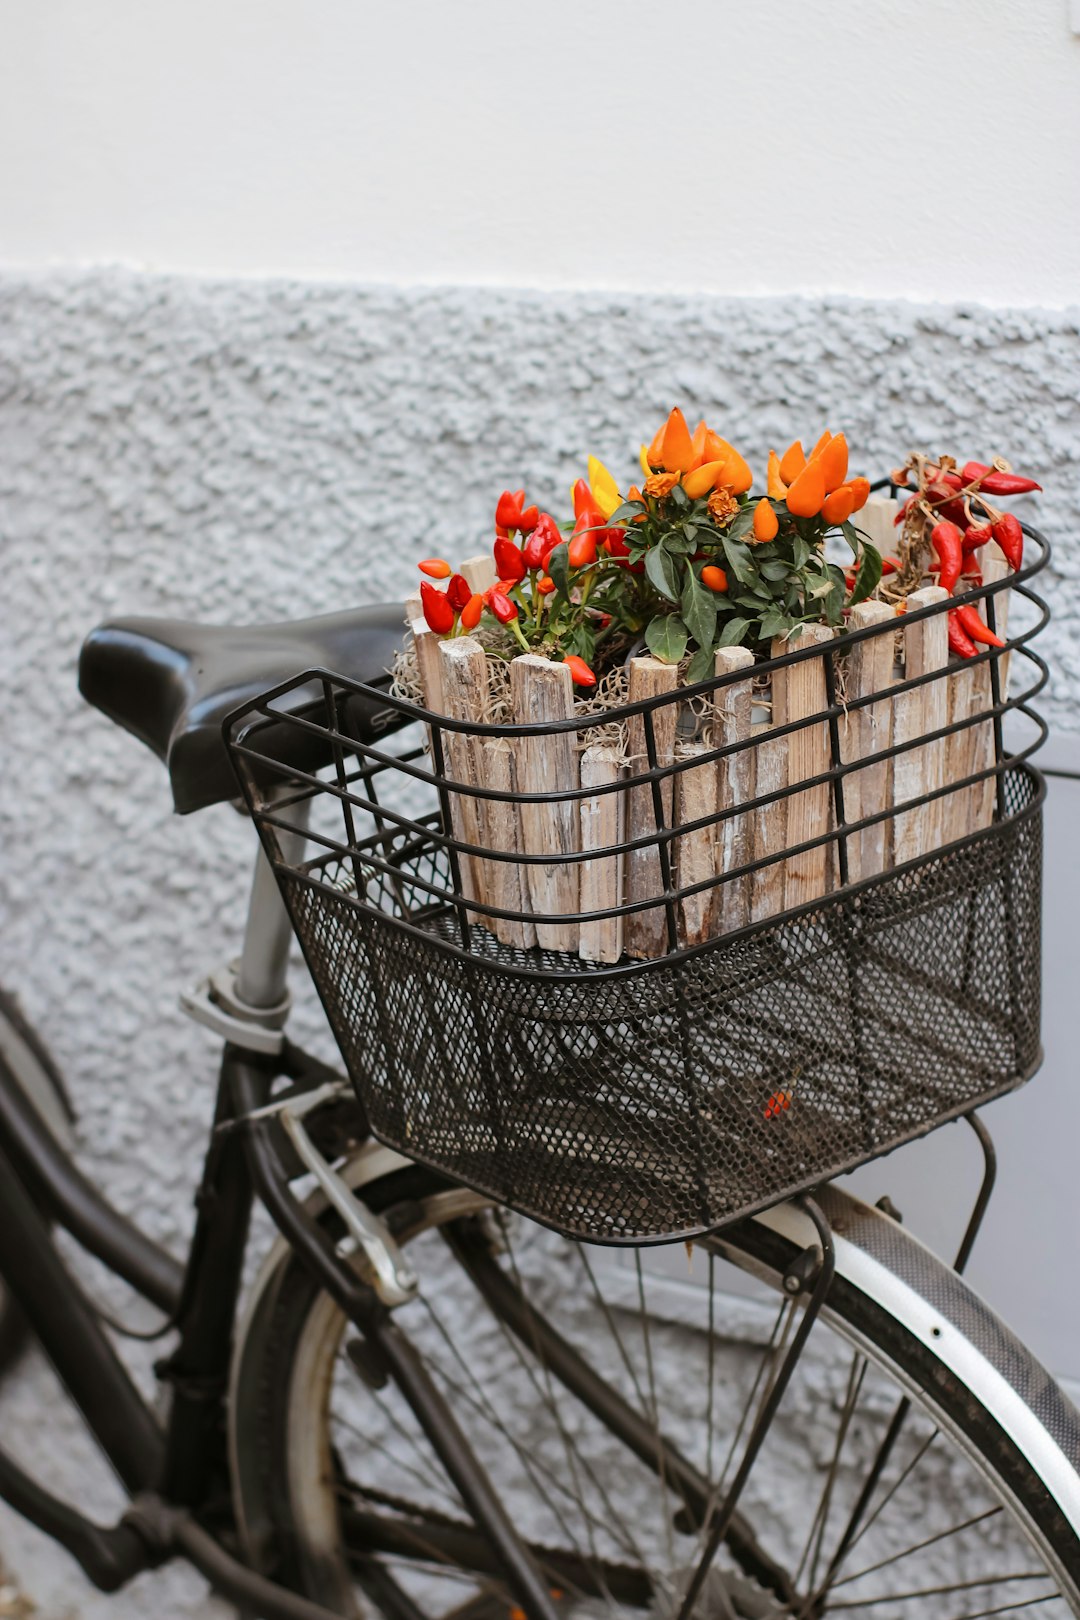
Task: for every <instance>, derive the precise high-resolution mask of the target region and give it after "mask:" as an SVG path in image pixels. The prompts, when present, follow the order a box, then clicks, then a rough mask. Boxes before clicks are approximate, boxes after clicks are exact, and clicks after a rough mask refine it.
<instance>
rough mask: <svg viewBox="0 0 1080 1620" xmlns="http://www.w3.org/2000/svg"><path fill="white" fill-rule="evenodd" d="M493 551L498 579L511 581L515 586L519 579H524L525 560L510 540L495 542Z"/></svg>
mask: <svg viewBox="0 0 1080 1620" xmlns="http://www.w3.org/2000/svg"><path fill="white" fill-rule="evenodd" d="M494 549H495V567H496V568H497V569H498V571H499V578H500V579H509V580H512V581H513V583H514V584H515V585H516V584H517V582H518V580H519V579H524V578H525V558H524V557H523V556H522V555H521V549H520V547H519V546H516V545H515V544H514V542H513V541H512V540H496V542H495V548H494Z"/></svg>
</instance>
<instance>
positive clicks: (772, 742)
mask: <svg viewBox="0 0 1080 1620" xmlns="http://www.w3.org/2000/svg"><path fill="white" fill-rule="evenodd" d="M752 735H753V737H754V798H755V799H757V798H760V797H762V796H763V795H764V794H767V793H779V792H781V791H782V789H784V788H786V787H787V780H788V775H787V764H788V740H787V738H786V737H770V736H769V726H768V724H767V723H766V724H763V725H759V726H755V727H754V729H753V732H752ZM787 807H788V800H787V799H774V800H773V802H772V803H771V804H763V805H761V806H760V807H759V808H758V809H757V810H754V811H752V812H751V818H752V822H751V825H752V848H753V858H754V860H755V861H760V860H764V859H765V857H766V856H770V855H771V856H779V857H780V859H779V860H773V861H770V863H769V865H768V866H760V867H758V869H757V871H756V872H751V874H750V918H751V921H752V922H761V921H762V920H763V919H764V918H765V917H775V916H776V913H777V912H778V911H783V909H784V868H785V866H786V864H787V863H786V862H785V861H784V859H783V853H784V850H785V849H786V848H787Z"/></svg>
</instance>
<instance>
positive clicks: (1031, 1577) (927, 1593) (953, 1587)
mask: <svg viewBox="0 0 1080 1620" xmlns="http://www.w3.org/2000/svg"><path fill="white" fill-rule="evenodd" d="M1052 1579H1053V1577H1052V1576H1051V1575H1048V1574H1047V1572H1046V1570H1045V1569H1036V1570H1024V1571H1022V1572H1021V1573H1018V1574H1012V1575H983V1576H980V1578H979V1579H978V1580H971V1581H949V1582H947V1583H944V1584H942V1585H940V1586H918V1587H913V1588H912V1589H911V1591H909V1592H883V1593H882V1595H881V1596H880V1597H872V1598H847V1599H845V1600H844V1601H842V1602H840V1603H830V1604H829V1607H828V1611H827V1612H828V1613H829V1614H837V1613H839V1612H840V1610H841V1609H873V1608H876V1607H877V1606H878V1605H879V1604H881V1603H910V1602H911V1601H912V1599H913V1598H924V1597H948V1596H949V1594H950V1593H952V1592H977V1591H978V1590H980V1588H983V1587H987V1586H1010V1585H1014V1584H1015V1583H1017V1582H1019V1581H1049V1580H1052ZM1060 1595H1061V1594H1060V1593H1059V1592H1056V1591H1054V1592H1044V1593H1042V1594H1041V1595H1040V1596H1039V1597H1036V1598H1031V1599H1025V1603H1024V1604H1023V1605H1017V1607H1024V1606H1026V1604H1027V1603H1028V1602H1031V1603H1050V1602H1051V1601H1052V1600H1053V1599H1054V1598H1056V1597H1060ZM1009 1606H1010V1605H1008V1604H1007V1605H1006V1607H1009ZM983 1612H984V1613H986V1614H992V1613H996V1612H997V1611H996V1610H992V1609H987V1610H984V1611H983Z"/></svg>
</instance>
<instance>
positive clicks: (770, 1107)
mask: <svg viewBox="0 0 1080 1620" xmlns="http://www.w3.org/2000/svg"><path fill="white" fill-rule="evenodd" d="M790 1107H791V1093H790V1091H774V1092H773V1094H772V1096H771V1097H770V1098H769V1100H768V1102H767V1103H766V1104H765V1116H764V1117H765V1118H766V1119H777V1118H779V1116H780V1115H781V1114H782V1113H783V1112H784V1110H785V1108H790Z"/></svg>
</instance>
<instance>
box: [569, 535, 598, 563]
mask: <svg viewBox="0 0 1080 1620" xmlns="http://www.w3.org/2000/svg"><path fill="white" fill-rule="evenodd" d="M566 560H567V562H568V563H569V564H570V567H571V568H591V567H592V565H593V563H594V562H595V561H596V533H595V531H594V530H592V529H582V530H581V531H580V533H577V534H574V535H572V536H571V538H570V544H569V546H568V547H567V551H566Z"/></svg>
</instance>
